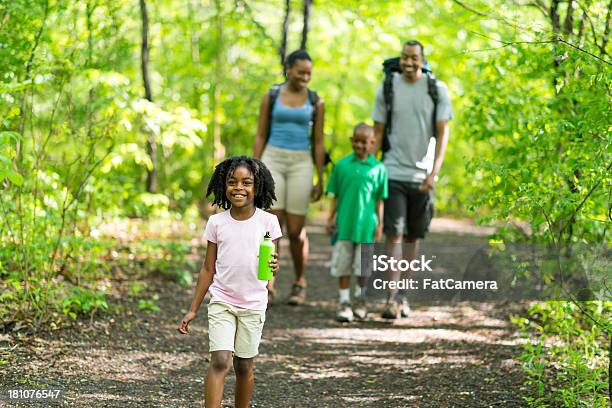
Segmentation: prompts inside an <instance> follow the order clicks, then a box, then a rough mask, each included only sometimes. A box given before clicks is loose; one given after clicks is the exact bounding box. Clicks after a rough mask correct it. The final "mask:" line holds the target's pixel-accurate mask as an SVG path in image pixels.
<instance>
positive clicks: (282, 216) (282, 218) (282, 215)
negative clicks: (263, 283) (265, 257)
mask: <svg viewBox="0 0 612 408" xmlns="http://www.w3.org/2000/svg"><path fill="white" fill-rule="evenodd" d="M270 213H272V214H274V215H276V217H277V218H278V223H279V224H280V226H281V229H284V228H285V225H286V223H287V213H286V212H285V211H284V210H270ZM278 256H279V257H280V244H279V245H278ZM275 280H276V277H273V278H272V279H271V280H270V281H268V290H271V291H273V290H274V281H275Z"/></svg>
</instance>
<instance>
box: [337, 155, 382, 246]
mask: <svg viewBox="0 0 612 408" xmlns="http://www.w3.org/2000/svg"><path fill="white" fill-rule="evenodd" d="M327 192H328V193H330V194H333V195H334V196H335V197H336V199H337V207H336V223H337V224H338V240H339V241H341V240H342V241H353V242H356V243H372V242H374V231H375V230H376V224H377V223H378V215H377V214H376V202H377V201H378V200H384V199H385V198H387V195H388V192H387V170H386V169H385V166H384V165H383V164H382V163H381V162H380V161H378V160H376V158H374V156H372V155H369V156H368V158H367V159H365V160H359V159H358V158H357V156H355V153H351V154H349V155H348V156H346V157H344V158H343V159H341V160H339V161H338V162H337V163H336V165H335V166H334V169H333V171H332V174H331V177H330V178H329V182H328V183H327Z"/></svg>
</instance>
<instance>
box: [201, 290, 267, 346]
mask: <svg viewBox="0 0 612 408" xmlns="http://www.w3.org/2000/svg"><path fill="white" fill-rule="evenodd" d="M265 321H266V311H265V310H251V309H241V308H239V307H236V306H232V305H228V304H227V303H222V302H217V301H214V302H211V303H209V305H208V340H209V345H210V347H209V351H210V352H213V351H219V350H227V351H232V352H234V355H235V356H236V357H240V358H252V357H255V356H256V355H257V354H258V353H259V342H260V340H261V332H262V330H263V326H264V322H265Z"/></svg>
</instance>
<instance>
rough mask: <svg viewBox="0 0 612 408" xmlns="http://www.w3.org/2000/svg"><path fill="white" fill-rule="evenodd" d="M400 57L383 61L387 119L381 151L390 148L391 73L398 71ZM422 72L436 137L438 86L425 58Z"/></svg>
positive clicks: (391, 116)
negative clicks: (431, 105) (431, 107)
mask: <svg viewBox="0 0 612 408" xmlns="http://www.w3.org/2000/svg"><path fill="white" fill-rule="evenodd" d="M401 71H402V69H401V67H400V58H399V57H395V58H387V59H386V60H385V61H384V62H383V72H384V74H385V81H384V82H383V96H384V100H385V108H386V110H387V121H386V122H385V130H384V132H383V140H382V151H383V153H384V152H386V151H387V150H389V149H390V148H391V145H390V143H389V137H388V136H389V133H391V125H392V123H391V121H392V118H393V73H394V72H400V73H401ZM422 71H423V73H424V74H425V75H426V76H427V93H428V94H429V96H430V97H431V100H432V101H433V104H434V109H433V114H432V117H431V122H432V130H433V135H432V136H433V137H436V116H437V113H438V100H439V97H438V88H437V87H436V76H435V75H434V74H433V72H432V70H431V67H430V65H429V63H428V62H427V60H425V64H424V65H423V69H422Z"/></svg>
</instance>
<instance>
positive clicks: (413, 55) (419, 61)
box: [400, 40, 425, 82]
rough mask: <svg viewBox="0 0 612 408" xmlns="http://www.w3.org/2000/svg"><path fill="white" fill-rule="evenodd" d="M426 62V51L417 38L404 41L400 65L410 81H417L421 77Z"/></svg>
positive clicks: (403, 73)
mask: <svg viewBox="0 0 612 408" xmlns="http://www.w3.org/2000/svg"><path fill="white" fill-rule="evenodd" d="M424 64H425V53H424V51H423V44H421V43H420V42H418V41H416V40H412V41H407V42H406V43H404V47H403V48H402V53H401V55H400V67H401V68H402V75H403V76H404V78H405V79H406V80H407V81H408V82H415V81H416V80H417V79H419V78H420V77H421V74H422V73H423V71H422V69H423V65H424Z"/></svg>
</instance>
